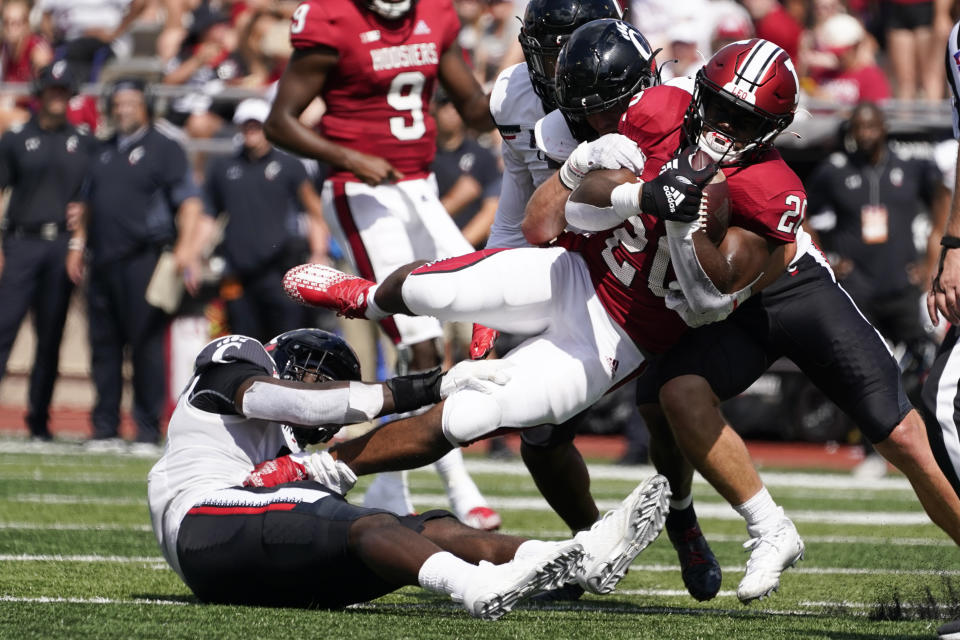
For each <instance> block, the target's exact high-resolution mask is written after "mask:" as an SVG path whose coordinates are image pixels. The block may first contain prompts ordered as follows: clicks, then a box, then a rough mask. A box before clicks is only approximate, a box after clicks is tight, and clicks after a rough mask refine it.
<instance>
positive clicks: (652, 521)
mask: <svg viewBox="0 0 960 640" xmlns="http://www.w3.org/2000/svg"><path fill="white" fill-rule="evenodd" d="M669 501H670V486H669V484H668V483H667V479H666V478H664V477H663V476H661V475H655V476H652V477H650V478H647V479H646V480H645V481H644V482H643V483H641V484H640V486H638V487H637V488H636V489H634V490H633V492H632V493H631V494H630V495H629V496H627V497H626V499H624V501H623V502H622V503H621V504H620V506H619V507H617V508H616V509H614V510H613V511H608V512H607V514H606V515H605V516H603V518H601V519H600V520H598V521H597V522H595V523H594V525H593V526H592V527H590V528H589V529H588V530H586V531H581V532H580V533H578V534H577V535H576V536H574V538H573V539H574V540H576V541H577V542H579V543H580V544H582V545H583V550H584V551H585V552H586V557H585V558H584V561H583V567H582V569H581V571H580V572H579V573H578V574H577V578H576V579H577V582H578V583H579V584H580V586H581V587H583V588H584V589H586V590H587V591H589V592H590V593H596V594H600V595H603V594H607V593H610V592H611V591H613V590H614V588H615V587H616V586H617V583H618V582H620V580H621V579H622V578H623V576H625V575H626V574H627V569H629V568H630V564H631V563H632V562H633V559H634V558H636V557H637V556H638V555H639V554H640V552H641V551H643V550H644V549H646V548H647V546H648V545H649V544H650V543H651V542H653V541H654V540H656V538H657V536H658V535H659V534H660V530H661V529H663V523H664V521H665V520H666V517H667V511H669Z"/></svg>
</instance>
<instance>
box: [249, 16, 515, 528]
mask: <svg viewBox="0 0 960 640" xmlns="http://www.w3.org/2000/svg"><path fill="white" fill-rule="evenodd" d="M459 29H460V22H459V19H458V17H457V14H456V12H455V11H454V9H453V5H452V4H451V2H450V0H324V1H323V2H320V1H317V0H310V1H307V2H303V3H301V4H300V6H299V7H297V9H296V11H295V12H294V14H293V17H292V22H291V26H290V40H291V43H292V44H293V47H294V53H293V56H292V57H291V59H290V63H289V65H288V66H287V68H286V70H285V71H284V74H283V76H282V77H281V79H280V82H279V85H278V88H277V97H276V101H275V102H274V105H273V109H272V111H271V114H270V117H269V119H268V120H267V122H266V123H265V128H266V132H267V135H268V137H269V138H270V139H271V140H272V141H273V142H275V143H276V144H278V145H280V146H282V147H286V148H287V149H290V150H292V151H294V152H295V153H297V154H299V155H302V156H306V157H311V158H315V159H317V160H319V161H321V162H324V163H326V164H328V165H330V166H331V168H332V172H331V174H330V176H329V179H328V180H327V181H326V183H325V184H324V187H323V190H322V197H323V205H324V211H325V212H326V215H327V218H328V223H329V225H330V228H331V229H332V230H333V232H334V233H335V234H336V236H337V238H338V240H339V241H340V245H341V246H342V247H343V248H344V250H345V251H346V252H347V255H348V256H349V257H350V259H351V261H352V263H353V266H354V268H355V269H356V271H357V272H358V273H359V274H360V275H362V276H364V277H365V278H369V279H371V280H380V279H381V278H383V277H385V276H386V275H387V274H389V273H390V272H392V271H393V270H394V269H396V268H397V267H399V266H401V265H404V264H407V263H408V262H410V261H412V260H419V259H428V260H432V259H436V258H444V257H449V256H455V255H461V254H464V253H468V252H470V251H471V250H472V247H471V246H470V245H469V243H468V242H467V241H466V240H465V239H464V238H463V236H462V234H461V233H460V231H459V229H458V228H457V226H456V224H454V222H453V220H452V219H451V218H450V216H449V214H448V213H447V212H446V210H445V209H444V207H443V205H442V204H441V203H440V200H439V198H438V196H437V188H436V183H435V181H434V179H433V177H432V175H431V173H430V169H429V167H430V162H431V161H432V160H433V156H434V152H435V149H436V126H435V123H434V120H433V118H432V117H431V116H430V110H429V102H430V99H431V97H432V95H433V92H434V88H435V86H436V83H437V81H438V80H439V81H440V83H441V84H442V85H443V86H444V88H445V89H446V91H447V94H448V95H449V96H450V98H451V101H452V102H453V103H454V105H455V106H456V107H457V109H458V111H459V112H460V114H461V115H462V116H463V118H464V120H465V121H466V123H467V125H468V126H470V127H472V128H474V129H477V130H489V129H492V128H493V122H492V120H491V118H490V112H489V101H488V97H487V96H486V95H484V93H483V90H482V88H481V87H480V86H479V85H478V84H477V82H476V80H475V79H474V76H473V74H472V72H471V71H470V69H469V68H468V67H467V65H466V63H465V61H464V58H463V55H462V53H461V51H460V48H459V47H458V46H457V44H456V38H457V34H458V32H459ZM317 96H319V97H320V98H322V99H323V101H324V103H325V104H326V112H325V113H324V115H323V118H322V119H321V121H320V126H319V131H313V130H311V129H309V128H308V127H306V126H304V125H303V124H301V123H300V121H299V120H298V118H299V116H300V114H301V113H302V112H303V110H304V109H305V108H306V106H307V105H308V104H309V103H310V102H311V101H312V100H313V99H314V98H315V97H317ZM382 326H383V328H384V330H385V331H386V332H387V334H388V335H389V336H390V337H391V338H392V339H393V340H394V342H395V343H397V344H398V345H399V346H400V347H401V359H403V360H406V362H405V365H406V366H408V367H409V369H410V370H412V371H423V370H427V369H430V368H432V367H434V366H435V365H436V364H438V363H439V361H440V357H439V353H438V350H437V347H436V341H437V339H438V338H440V337H441V336H442V331H441V327H440V323H439V322H438V321H437V320H436V319H434V318H429V317H425V318H409V317H397V318H394V319H389V320H386V321H384V322H383V323H382ZM408 353H409V356H408V357H407V355H406V354H408ZM438 470H439V471H440V473H441V476H442V477H443V478H444V480H445V482H446V484H447V490H448V495H449V496H450V498H451V502H452V503H453V504H452V506H453V509H454V511H456V512H457V515H458V516H460V517H461V518H463V519H464V520H465V521H468V522H470V523H472V524H474V525H476V526H480V527H482V528H496V527H497V526H499V523H500V518H499V516H498V515H497V514H496V512H494V511H492V510H491V509H490V508H489V507H488V505H487V503H486V502H485V501H484V499H483V497H482V496H481V495H480V492H479V491H478V490H477V488H476V485H475V484H474V483H473V481H472V480H471V479H470V477H469V475H468V474H467V472H466V470H465V469H464V467H463V463H462V460H461V459H460V454H459V452H456V453H454V454H453V455H452V456H451V457H449V458H447V459H444V460H443V461H441V462H440V463H438ZM387 480H388V478H386V477H385V478H380V479H378V480H377V481H376V482H375V485H374V488H373V490H372V491H370V492H368V495H369V496H370V497H373V496H375V495H380V494H381V493H382V495H383V500H382V501H380V502H378V503H376V506H382V507H386V508H391V509H394V510H397V511H404V510H409V509H410V508H411V505H410V504H409V498H408V492H407V491H406V489H405V486H403V485H400V484H398V481H399V479H398V478H396V477H394V478H393V480H394V482H392V483H388V484H383V483H386V482H387Z"/></svg>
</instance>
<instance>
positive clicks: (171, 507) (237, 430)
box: [147, 336, 299, 577]
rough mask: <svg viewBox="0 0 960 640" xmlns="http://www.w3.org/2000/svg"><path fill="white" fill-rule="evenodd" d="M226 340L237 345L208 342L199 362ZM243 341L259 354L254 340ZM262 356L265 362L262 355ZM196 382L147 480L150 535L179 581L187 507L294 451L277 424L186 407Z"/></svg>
mask: <svg viewBox="0 0 960 640" xmlns="http://www.w3.org/2000/svg"><path fill="white" fill-rule="evenodd" d="M231 338H232V339H233V340H234V342H236V339H237V337H236V336H229V337H228V338H221V339H219V340H217V341H214V342H212V343H211V344H210V345H208V347H207V348H205V349H204V351H203V352H201V357H202V354H203V353H204V352H207V350H208V349H209V348H210V347H212V346H222V345H223V343H224V341H226V340H229V339H231ZM246 340H247V341H249V343H256V344H255V346H258V347H259V348H260V349H261V350H262V349H263V347H262V346H261V345H260V343H259V342H257V341H256V340H254V339H252V338H247V339H246ZM248 346H254V345H252V344H248ZM217 357H220V358H223V357H224V356H223V352H222V351H220V352H219V355H215V356H214V361H218V360H216V358H217ZM263 357H265V358H267V359H269V356H268V355H267V353H266V352H265V351H264V353H263ZM199 359H200V358H199V357H198V361H199ZM219 361H221V362H226V360H219ZM197 380H198V376H194V378H193V379H192V380H191V381H190V384H189V385H188V387H187V389H186V391H185V392H184V393H183V394H182V395H181V396H180V401H179V402H178V403H177V407H176V409H175V410H174V412H173V416H171V418H170V424H169V425H168V427H167V444H166V448H165V449H164V452H163V457H161V458H160V460H159V461H157V463H156V464H155V465H154V466H153V468H152V469H151V470H150V474H149V476H148V477H147V502H148V504H149V507H150V520H151V522H152V524H153V533H154V535H155V536H156V537H157V542H159V543H160V548H161V550H162V551H163V555H164V557H165V558H166V559H167V562H168V563H170V566H171V567H173V569H174V571H176V572H177V573H178V574H180V575H181V577H182V575H183V574H182V573H181V571H180V563H179V561H178V559H177V536H178V534H179V532H180V523H181V521H182V520H183V518H184V516H186V515H187V512H188V511H189V510H190V509H191V507H193V506H194V505H195V504H197V503H198V502H200V501H201V500H203V499H204V498H206V497H208V496H210V495H211V494H213V493H215V492H217V491H219V490H222V489H225V488H228V487H239V486H240V485H242V484H243V481H244V479H245V478H246V477H247V475H249V473H250V472H251V471H253V468H254V467H255V466H256V465H258V464H260V463H261V462H263V461H265V460H269V459H271V458H275V457H277V455H278V454H279V452H280V451H281V449H282V448H283V447H287V448H288V449H290V450H291V451H298V450H299V448H298V447H297V444H296V440H295V439H294V438H293V434H292V432H291V431H290V430H289V429H288V428H286V427H284V426H282V425H280V424H278V423H276V422H269V421H266V420H256V419H251V418H245V417H243V416H240V415H220V414H216V413H210V412H207V411H202V410H200V409H197V408H196V407H194V406H193V405H191V404H190V403H189V402H188V398H189V397H190V392H191V391H192V390H193V388H194V387H195V386H196V384H197Z"/></svg>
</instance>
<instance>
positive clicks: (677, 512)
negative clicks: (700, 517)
mask: <svg viewBox="0 0 960 640" xmlns="http://www.w3.org/2000/svg"><path fill="white" fill-rule="evenodd" d="M696 525H697V512H696V511H695V510H694V509H693V503H691V504H690V506H688V507H687V508H686V509H671V510H670V513H668V514H667V523H666V526H667V534H668V535H669V536H670V539H671V540H672V539H674V538H675V537H676V536H679V535H680V534H682V533H683V532H684V531H686V530H687V529H689V528H691V527H694V526H696Z"/></svg>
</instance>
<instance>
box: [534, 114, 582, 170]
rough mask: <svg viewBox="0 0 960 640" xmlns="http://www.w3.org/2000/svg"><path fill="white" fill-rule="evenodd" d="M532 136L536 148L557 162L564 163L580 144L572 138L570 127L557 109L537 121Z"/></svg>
mask: <svg viewBox="0 0 960 640" xmlns="http://www.w3.org/2000/svg"><path fill="white" fill-rule="evenodd" d="M534 134H535V136H536V140H537V148H538V149H540V151H543V152H544V153H545V154H547V156H548V157H549V158H550V159H552V160H555V161H557V162H563V161H565V160H566V159H567V158H568V157H570V154H571V153H573V150H574V149H576V148H577V145H579V144H580V143H579V142H577V139H576V138H574V137H573V134H572V133H571V132H570V127H568V126H567V121H566V119H565V118H564V117H563V114H562V113H560V110H559V109H554V110H553V111H551V112H550V113H548V114H547V115H545V116H544V117H542V118H540V119H539V120H537V126H536V128H535V129H534Z"/></svg>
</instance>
